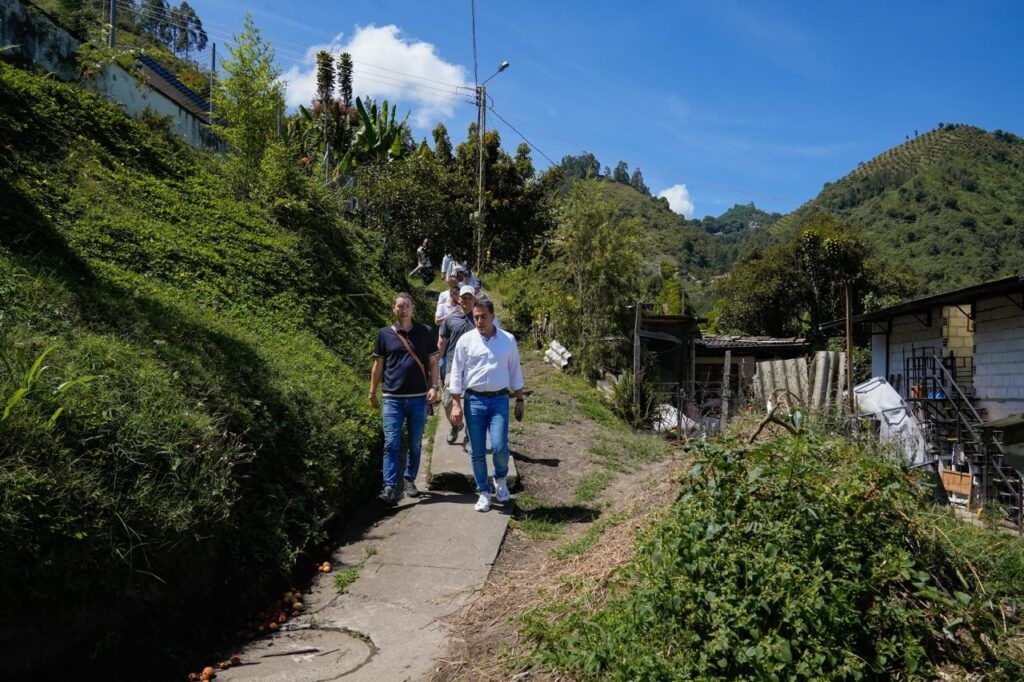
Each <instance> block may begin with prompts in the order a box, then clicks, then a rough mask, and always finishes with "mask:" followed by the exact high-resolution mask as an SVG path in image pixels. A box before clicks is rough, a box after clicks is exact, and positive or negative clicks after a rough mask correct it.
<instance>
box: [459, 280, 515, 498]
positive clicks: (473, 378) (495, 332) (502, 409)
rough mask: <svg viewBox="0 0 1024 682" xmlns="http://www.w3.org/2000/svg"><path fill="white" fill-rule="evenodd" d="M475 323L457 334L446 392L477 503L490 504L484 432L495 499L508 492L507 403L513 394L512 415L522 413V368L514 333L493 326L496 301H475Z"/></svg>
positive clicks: (506, 494)
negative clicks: (463, 435)
mask: <svg viewBox="0 0 1024 682" xmlns="http://www.w3.org/2000/svg"><path fill="white" fill-rule="evenodd" d="M473 324H474V326H475V329H473V330H471V331H468V332H466V333H465V334H463V335H462V337H461V338H459V341H458V343H457V344H456V345H455V351H454V353H453V354H452V358H451V360H452V363H451V367H449V368H448V372H447V375H448V392H449V393H450V394H451V396H452V412H451V422H452V425H453V426H455V427H458V426H460V425H461V424H462V422H463V420H465V422H466V432H467V433H468V434H469V444H470V451H471V457H472V460H473V478H474V480H475V481H476V491H477V493H478V494H479V495H480V497H479V499H478V500H477V503H476V507H475V509H476V510H477V511H480V512H485V511H487V510H488V509H490V508H491V486H490V484H489V483H488V481H487V437H488V436H490V439H491V449H492V451H493V459H494V492H495V495H496V497H497V499H498V502H506V501H508V500H509V499H510V498H511V495H509V492H508V484H507V482H506V480H505V477H506V476H508V456H509V454H508V412H509V410H508V407H509V405H508V403H509V394H510V393H514V394H515V396H516V406H515V417H516V419H517V420H521V419H522V418H523V368H522V366H521V365H520V362H519V348H518V346H516V339H515V337H514V336H512V335H511V334H509V333H508V332H506V331H502V330H501V329H498V328H497V327H495V326H494V304H493V303H491V301H490V300H488V299H485V298H480V299H477V300H476V302H475V303H474V304H473Z"/></svg>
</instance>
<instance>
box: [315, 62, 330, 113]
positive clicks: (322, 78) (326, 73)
mask: <svg viewBox="0 0 1024 682" xmlns="http://www.w3.org/2000/svg"><path fill="white" fill-rule="evenodd" d="M333 99H334V57H332V56H331V53H330V52H328V51H327V50H321V51H320V52H317V54H316V99H315V100H314V101H313V105H314V106H316V105H317V104H319V105H320V106H321V107H323V108H324V109H325V110H326V109H327V105H329V104H330V103H331V100H333Z"/></svg>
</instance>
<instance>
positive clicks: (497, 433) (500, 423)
mask: <svg viewBox="0 0 1024 682" xmlns="http://www.w3.org/2000/svg"><path fill="white" fill-rule="evenodd" d="M464 402H465V406H464V414H465V419H466V433H468V434H469V447H470V452H471V453H472V455H471V457H472V460H473V479H474V480H475V481H476V491H477V492H478V493H487V492H490V491H491V486H490V484H489V483H488V482H487V436H488V435H490V437H491V450H492V452H493V457H494V477H495V478H505V477H506V476H508V396H507V395H497V396H494V397H493V398H485V397H484V396H482V395H475V394H472V393H467V394H466V396H465V401H464Z"/></svg>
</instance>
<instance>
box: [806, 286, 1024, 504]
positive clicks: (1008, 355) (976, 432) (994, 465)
mask: <svg viewBox="0 0 1024 682" xmlns="http://www.w3.org/2000/svg"><path fill="white" fill-rule="evenodd" d="M853 322H854V324H857V325H862V326H866V327H867V328H868V329H869V330H870V333H871V366H872V373H873V374H874V376H879V377H884V378H885V379H887V380H888V382H889V383H890V384H891V385H892V386H893V388H895V389H896V390H897V391H898V392H899V394H900V395H901V396H902V397H903V398H904V400H906V401H907V403H908V404H909V405H911V406H912V407H913V409H914V412H915V414H916V415H917V416H918V418H919V419H921V420H922V422H923V423H924V424H925V425H926V433H925V438H926V441H927V444H928V452H929V455H930V460H931V461H933V462H935V463H936V465H937V467H938V469H939V471H940V473H942V474H943V482H944V483H945V484H946V489H947V492H949V493H950V495H951V496H954V497H956V496H960V495H963V496H964V497H966V498H968V499H967V501H968V502H969V503H971V504H973V505H975V506H978V505H985V504H986V503H988V502H991V501H992V500H994V499H998V500H999V502H1000V504H1001V505H1002V506H1003V507H1005V508H1007V509H1009V510H1010V511H1011V512H1012V513H1014V514H1016V515H1018V516H1019V512H1020V507H1021V504H1020V497H1021V484H1020V483H1021V474H1024V458H1022V459H1021V460H1019V461H1018V460H1016V459H1015V458H1012V457H1007V453H1008V451H1012V450H1014V449H1015V447H1016V445H1017V444H1016V442H1015V441H1014V439H1015V438H1016V435H1014V434H1016V432H1017V430H1016V429H1014V430H1012V431H1011V430H1010V427H1016V426H1017V424H1018V420H1019V419H1018V418H1019V416H1020V415H1024V276H1022V275H1014V276H1012V277H1006V278H1003V279H999V280H995V281H992V282H985V283H983V284H977V285H974V286H970V287H965V288H963V289H957V290H955V291H948V292H945V293H942V294H936V295H933V296H925V297H923V298H918V299H915V300H912V301H907V302H904V303H900V304H899V305H895V306H891V307H889V308H885V309H883V310H878V311H875V312H871V313H864V314H862V315H857V316H855V317H854V318H853ZM842 326H843V321H842V320H837V321H834V322H829V323H828V324H825V325H822V327H821V329H822V330H823V331H834V332H838V333H841V330H842ZM1020 435H1021V440H1022V441H1024V434H1020ZM957 474H959V475H960V476H961V480H959V481H958V480H957Z"/></svg>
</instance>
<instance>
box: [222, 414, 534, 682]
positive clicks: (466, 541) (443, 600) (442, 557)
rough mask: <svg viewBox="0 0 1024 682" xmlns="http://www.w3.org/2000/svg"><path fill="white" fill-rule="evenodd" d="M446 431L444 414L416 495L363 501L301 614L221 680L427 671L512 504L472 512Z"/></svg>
mask: <svg viewBox="0 0 1024 682" xmlns="http://www.w3.org/2000/svg"><path fill="white" fill-rule="evenodd" d="M447 434H448V428H447V422H445V420H444V417H443V416H442V417H441V425H440V427H439V428H438V429H437V436H436V438H435V439H434V450H433V455H432V457H431V460H432V461H431V462H430V463H429V469H430V471H429V473H428V472H427V471H425V469H427V466H424V467H421V472H420V476H419V479H418V480H417V485H418V486H419V488H420V490H423V491H424V492H423V494H422V495H421V496H420V497H419V498H417V499H409V498H405V499H403V500H402V502H401V504H399V505H398V506H396V507H393V508H390V509H389V508H386V507H383V506H376V507H374V508H367V509H366V510H364V511H363V513H362V514H360V515H359V516H360V517H361V518H356V519H354V520H353V526H354V528H355V530H354V532H353V535H352V537H351V538H350V539H349V541H347V542H345V544H343V545H342V546H341V547H340V548H339V549H338V550H337V551H336V552H335V553H334V556H333V561H332V564H333V571H332V572H331V573H328V574H321V575H320V576H318V578H317V579H316V581H315V582H314V584H313V586H312V593H311V594H308V595H305V597H304V601H305V607H306V609H305V610H306V613H305V614H304V615H302V616H301V617H299V618H296V619H294V620H292V621H289V622H288V623H286V624H285V625H284V626H283V627H282V631H281V632H278V633H275V634H274V635H272V636H270V637H266V638H264V639H261V640H256V641H254V642H252V643H250V644H249V645H248V646H246V647H245V649H244V650H243V651H242V652H241V654H240V656H241V658H242V661H243V663H244V664H243V665H241V666H238V667H234V668H231V669H229V670H225V671H221V672H218V673H217V679H218V680H222V681H230V680H281V681H282V682H284V681H285V680H287V681H294V682H304V681H307V680H338V679H344V680H369V681H372V682H390V681H391V680H395V681H404V680H424V679H427V678H429V677H430V675H431V674H432V673H433V672H434V670H435V669H436V667H437V660H438V659H439V658H440V656H441V655H442V654H443V653H444V651H445V647H446V643H447V638H448V631H447V629H446V627H445V625H444V624H443V623H442V622H441V620H442V619H443V618H444V617H446V616H448V615H451V614H453V613H455V612H456V611H458V610H459V609H461V608H463V607H464V606H466V605H467V604H469V603H470V602H472V601H473V599H475V598H476V596H477V593H478V591H479V590H480V589H481V588H482V587H483V585H484V581H485V580H486V579H487V575H488V573H490V570H491V566H492V564H493V563H494V560H495V558H496V556H497V554H498V550H499V548H500V547H501V542H502V539H503V538H504V536H505V530H506V528H507V527H508V521H509V514H510V513H511V509H512V503H511V502H509V503H507V504H505V505H498V504H495V506H494V507H493V508H492V509H491V511H490V512H487V513H484V514H481V513H479V512H476V511H474V510H473V504H474V503H475V502H476V495H475V494H473V492H472V490H473V488H474V486H473V484H472V469H471V467H470V461H469V454H468V453H466V452H465V451H464V450H463V448H462V447H461V445H456V446H450V445H448V444H447V443H446V442H445V438H446V436H447ZM488 460H490V458H488ZM425 464H426V463H425ZM514 475H515V462H512V461H510V479H511V478H512V477H513V476H514ZM510 482H511V481H510ZM359 565H362V568H361V570H360V571H359V577H358V578H357V579H356V580H355V582H353V583H352V584H351V585H350V586H349V587H348V590H347V591H346V593H345V594H338V592H337V590H336V589H335V587H334V578H335V576H336V575H337V574H338V572H339V571H342V570H345V569H346V568H350V567H353V566H359Z"/></svg>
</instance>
